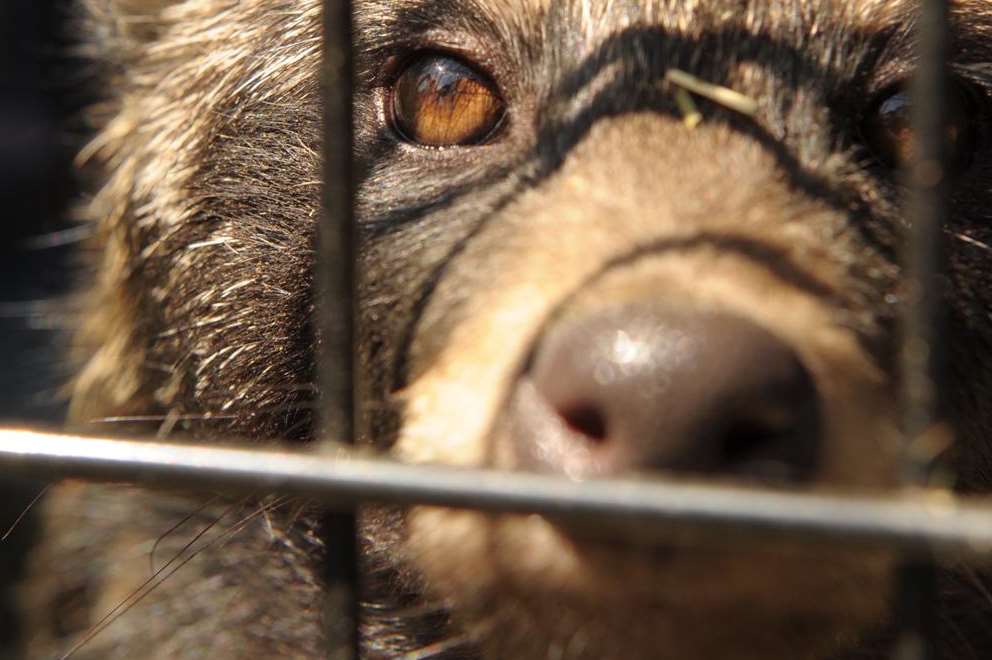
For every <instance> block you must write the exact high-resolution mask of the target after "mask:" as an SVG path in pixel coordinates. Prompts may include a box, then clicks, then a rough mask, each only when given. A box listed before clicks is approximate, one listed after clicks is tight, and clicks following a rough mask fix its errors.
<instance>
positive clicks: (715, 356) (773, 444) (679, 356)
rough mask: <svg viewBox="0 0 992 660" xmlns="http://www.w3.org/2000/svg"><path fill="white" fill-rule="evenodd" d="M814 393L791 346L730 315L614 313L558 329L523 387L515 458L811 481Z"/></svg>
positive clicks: (572, 470)
mask: <svg viewBox="0 0 992 660" xmlns="http://www.w3.org/2000/svg"><path fill="white" fill-rule="evenodd" d="M818 399H819V397H818V395H817V391H816V387H815V385H814V382H813V380H812V378H811V376H810V374H809V372H808V371H807V370H806V369H805V368H804V366H803V364H802V362H801V361H800V359H799V357H798V356H797V355H796V353H795V351H793V350H792V349H791V348H790V347H789V346H788V345H787V344H786V343H785V342H784V341H782V340H781V339H779V338H778V337H776V336H775V335H773V334H772V333H771V332H769V331H768V330H765V329H764V328H762V327H761V326H759V325H757V324H755V323H753V322H751V321H748V320H746V319H744V318H741V317H738V316H734V315H731V314H727V313H718V312H709V311H699V310H687V309H679V308H674V307H672V308H670V307H664V306H643V305H641V306H638V305H628V306H623V307H616V308H610V309H607V310H604V311H601V312H598V313H596V314H595V315H592V316H588V317H585V318H582V319H579V320H576V321H562V322H559V323H558V324H556V325H554V326H553V327H552V328H551V329H550V330H549V331H548V332H547V333H546V334H545V336H544V337H543V339H542V340H541V341H540V343H539V344H538V346H537V349H536V351H535V353H534V355H533V358H532V361H531V363H530V366H529V368H528V371H527V373H526V374H525V375H524V377H523V378H521V380H520V381H519V383H518V387H517V391H516V393H515V396H514V406H513V415H512V423H513V438H514V440H513V441H514V443H515V452H516V455H517V456H518V457H519V459H520V462H521V463H522V464H523V465H524V466H525V467H529V468H532V469H537V470H541V471H557V472H565V473H567V474H571V475H573V476H585V475H597V474H598V475H609V474H616V473H621V472H626V471H641V470H650V469H661V470H667V471H673V472H685V473H695V474H710V475H726V476H733V477H744V478H749V479H756V480H760V481H788V482H799V481H805V480H808V479H810V478H811V476H812V474H813V473H814V471H815V469H816V464H817V458H818V455H819V446H820V415H819V403H818Z"/></svg>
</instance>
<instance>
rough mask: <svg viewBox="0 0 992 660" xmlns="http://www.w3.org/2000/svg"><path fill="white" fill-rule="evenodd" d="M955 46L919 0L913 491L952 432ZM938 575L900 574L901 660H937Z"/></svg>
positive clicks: (929, 2)
mask: <svg viewBox="0 0 992 660" xmlns="http://www.w3.org/2000/svg"><path fill="white" fill-rule="evenodd" d="M950 39H951V23H950V9H949V3H948V1H947V0H921V2H920V14H919V23H918V25H917V60H918V65H917V70H916V76H915V79H914V81H913V88H912V95H913V117H912V121H913V128H914V134H915V136H916V138H915V139H916V142H915V144H916V153H915V154H914V158H913V162H912V163H911V164H910V166H909V172H908V180H909V184H910V193H909V204H908V208H907V217H908V219H909V223H910V231H909V237H908V240H907V241H906V249H905V255H904V259H903V267H904V269H905V273H906V277H905V281H906V304H905V305H904V312H903V324H902V335H903V336H902V344H901V371H900V374H899V375H900V381H901V382H900V385H901V392H900V412H901V418H902V431H903V434H904V442H905V457H904V461H905V465H904V470H905V472H904V475H905V480H906V483H907V485H909V486H914V485H916V486H924V487H925V486H926V485H927V480H928V475H929V472H930V469H931V465H932V463H933V460H934V459H935V458H936V455H937V454H939V453H940V452H941V451H943V450H946V448H947V446H946V445H947V443H948V442H950V438H951V433H950V431H949V430H948V429H947V426H946V425H945V424H943V423H942V422H941V419H940V415H941V410H940V389H939V385H940V384H941V383H942V382H943V380H942V378H941V376H942V373H941V372H942V368H943V364H942V362H943V361H942V356H941V354H940V353H941V347H940V343H939V341H938V338H939V336H940V329H941V328H940V326H941V321H942V318H943V312H942V309H941V307H942V305H941V300H942V295H941V294H942V291H941V290H940V275H941V271H942V268H941V266H942V264H941V260H942V257H943V250H942V242H943V241H942V238H943V236H942V233H943V227H944V224H945V220H946V215H947V205H948V197H949V181H948V177H949V172H948V171H947V156H948V153H947V152H948V148H947V133H946V127H947V122H948V115H949V110H948V107H947V106H948V104H947V102H946V99H947V98H948V94H947V92H948V70H947V55H948V50H949V44H950ZM936 581H937V570H936V565H935V562H934V560H933V558H932V557H931V556H927V555H926V554H915V555H907V557H906V558H905V560H904V564H903V566H902V569H901V572H900V584H899V594H898V602H897V604H896V612H895V613H896V615H897V617H898V619H899V622H900V626H901V632H900V636H899V639H898V640H897V642H896V646H895V649H894V656H895V658H896V660H929V659H930V658H932V657H934V641H933V635H934V633H935V623H936V611H935V603H936V592H937V585H936Z"/></svg>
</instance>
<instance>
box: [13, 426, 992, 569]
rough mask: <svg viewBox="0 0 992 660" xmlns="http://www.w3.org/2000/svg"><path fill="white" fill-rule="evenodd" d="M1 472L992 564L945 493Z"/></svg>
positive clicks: (205, 461)
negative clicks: (853, 544)
mask: <svg viewBox="0 0 992 660" xmlns="http://www.w3.org/2000/svg"><path fill="white" fill-rule="evenodd" d="M0 468H5V469H15V470H23V471H30V473H31V474H35V475H37V474H38V473H39V472H40V473H42V474H47V475H51V476H57V477H81V478H86V479H93V480H101V481H127V482H135V483H143V484H149V485H155V486H165V487H170V488H173V487H175V486H177V485H181V486H186V487H195V488H200V489H206V490H210V491H240V492H245V491H247V492H256V493H257V492H274V491H277V492H285V493H293V494H299V495H305V496H307V497H309V498H313V499H317V500H321V501H323V502H325V503H327V504H328V505H330V506H332V507H339V508H350V507H352V506H354V505H355V504H357V503H361V502H369V501H374V502H383V503H405V504H431V505H441V506H451V507H459V508H470V509H479V510H484V511H508V512H526V513H538V514H543V515H546V516H550V517H553V518H560V519H567V520H581V521H582V522H583V523H585V524H586V526H587V527H590V528H592V529H595V528H596V527H597V526H605V528H608V529H609V530H610V532H611V535H612V534H613V532H615V531H616V530H618V529H621V530H622V529H626V530H628V531H632V532H633V533H635V534H637V533H638V532H639V531H643V530H645V529H647V528H651V529H653V530H654V531H655V532H659V533H660V534H661V537H660V538H661V539H664V538H665V536H664V535H665V534H669V533H671V531H672V530H674V529H679V530H683V529H691V530H703V529H712V530H717V531H720V532H721V533H725V532H727V531H734V532H738V533H742V534H745V535H758V536H760V537H767V536H768V535H769V534H771V535H779V536H786V537H790V538H797V539H813V540H816V539H823V538H828V537H843V538H844V539H845V541H862V542H869V543H880V544H884V545H888V546H898V547H900V548H903V549H907V550H913V551H917V550H933V551H940V552H955V553H966V554H989V553H992V506H989V505H988V503H987V501H985V503H983V502H980V501H977V500H974V499H970V498H969V499H963V498H952V497H950V496H949V495H947V494H946V493H942V492H941V493H933V492H930V493H925V492H920V491H916V492H907V493H905V494H896V495H889V496H885V497H869V496H850V497H848V496H836V495H826V494H809V493H807V494H793V493H784V492H780V491H774V490H757V489H743V488H733V487H728V486H714V485H703V484H689V483H683V482H663V481H656V480H643V481H642V480H630V479H627V480H605V479H604V480H590V481H584V482H577V481H570V480H567V479H564V478H558V477H554V476H545V475H537V474H527V473H516V472H501V471H496V470H474V469H473V470H469V469H459V468H449V467H438V466H424V465H406V464H401V463H397V462H395V461H391V460H388V459H383V458H369V457H362V456H360V455H359V454H358V453H357V452H355V451H354V450H352V449H348V448H344V447H342V448H341V449H339V450H336V451H332V452H330V453H324V452H321V453H320V454H315V453H291V452H276V451H263V450H257V449H237V448H231V447H217V446H192V445H174V444H162V443H152V442H140V441H139V442H136V441H124V440H109V439H101V438H90V437H80V436H71V435H63V434H45V433H38V432H33V431H26V430H0Z"/></svg>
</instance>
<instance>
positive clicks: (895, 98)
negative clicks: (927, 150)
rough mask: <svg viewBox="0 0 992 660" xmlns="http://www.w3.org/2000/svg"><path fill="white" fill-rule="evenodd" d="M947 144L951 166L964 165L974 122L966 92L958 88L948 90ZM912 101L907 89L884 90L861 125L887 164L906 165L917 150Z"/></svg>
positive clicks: (867, 138) (959, 167)
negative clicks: (883, 94) (879, 99)
mask: <svg viewBox="0 0 992 660" xmlns="http://www.w3.org/2000/svg"><path fill="white" fill-rule="evenodd" d="M949 100H950V106H949V107H950V116H949V118H948V124H947V147H948V153H949V155H950V162H951V166H952V169H956V170H961V169H963V168H965V167H967V165H968V163H969V160H970V158H971V155H972V152H973V149H974V147H975V144H974V138H975V137H976V136H975V135H974V132H975V123H974V121H973V119H972V117H971V112H970V107H969V106H970V103H969V99H968V95H967V94H966V93H965V92H964V90H961V89H955V90H953V93H952V94H950V99H949ZM912 114H913V104H912V100H911V99H910V96H909V92H907V91H905V90H902V89H898V90H896V91H894V92H890V93H888V94H886V95H885V96H884V97H883V98H882V100H881V102H880V103H878V104H877V106H876V107H875V111H874V112H873V113H872V115H871V116H870V117H869V118H868V120H867V122H866V123H865V125H864V137H865V140H866V142H867V144H868V146H869V147H870V148H871V150H872V151H873V152H874V153H875V155H876V156H877V157H878V158H879V159H880V160H881V161H882V162H883V163H884V164H885V165H887V166H889V167H893V168H896V167H906V166H908V165H909V164H910V163H912V161H913V157H914V154H915V152H916V133H915V132H914V130H913V119H912Z"/></svg>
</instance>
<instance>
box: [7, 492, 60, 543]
mask: <svg viewBox="0 0 992 660" xmlns="http://www.w3.org/2000/svg"><path fill="white" fill-rule="evenodd" d="M51 488H52V484H46V485H45V487H44V488H42V489H41V492H39V493H38V494H37V495H35V496H34V498H33V499H32V500H31V501H30V502H28V505H27V506H26V507H24V510H23V511H21V513H20V515H19V516H17V518H16V519H14V522H13V523H11V525H10V527H8V528H7V531H6V532H4V533H3V536H0V542H3V541H6V540H7V539H8V538H10V535H11V534H13V533H14V530H15V529H17V526H18V525H20V524H21V521H22V520H24V517H25V516H26V515H28V512H29V511H30V510H31V509H32V508H33V507H34V505H35V504H37V503H38V500H40V499H41V498H42V497H44V496H45V493H47V492H48V491H49V490H50V489H51Z"/></svg>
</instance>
